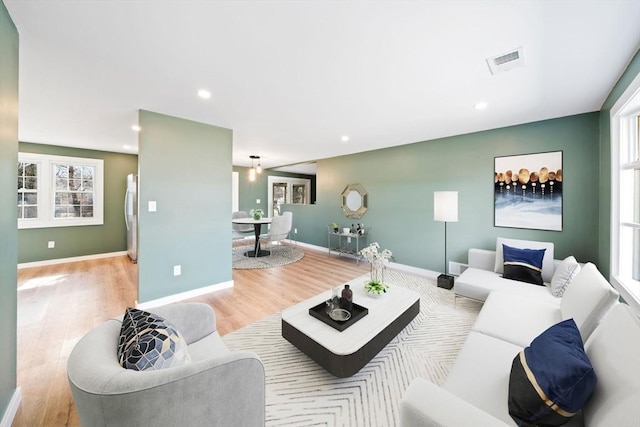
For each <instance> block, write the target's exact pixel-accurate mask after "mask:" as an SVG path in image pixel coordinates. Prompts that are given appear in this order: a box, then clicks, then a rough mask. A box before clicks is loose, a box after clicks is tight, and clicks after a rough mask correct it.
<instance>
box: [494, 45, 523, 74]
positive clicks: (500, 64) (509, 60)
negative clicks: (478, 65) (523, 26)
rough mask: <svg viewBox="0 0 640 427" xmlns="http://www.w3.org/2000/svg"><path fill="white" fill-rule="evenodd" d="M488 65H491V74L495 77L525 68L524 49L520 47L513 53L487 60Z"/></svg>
mask: <svg viewBox="0 0 640 427" xmlns="http://www.w3.org/2000/svg"><path fill="white" fill-rule="evenodd" d="M487 64H489V69H490V70H491V74H494V75H495V74H498V73H502V72H503V71H509V70H513V69H514V68H520V67H524V48H522V47H519V48H517V49H515V50H513V51H511V52H507V53H503V54H501V55H498V56H494V57H493V58H487Z"/></svg>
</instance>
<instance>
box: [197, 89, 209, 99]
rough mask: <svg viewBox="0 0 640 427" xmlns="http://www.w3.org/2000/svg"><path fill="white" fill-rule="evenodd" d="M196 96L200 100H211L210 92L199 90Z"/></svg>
mask: <svg viewBox="0 0 640 427" xmlns="http://www.w3.org/2000/svg"><path fill="white" fill-rule="evenodd" d="M198 96H199V97H200V98H202V99H209V98H211V92H209V91H208V90H204V89H200V90H199V91H198Z"/></svg>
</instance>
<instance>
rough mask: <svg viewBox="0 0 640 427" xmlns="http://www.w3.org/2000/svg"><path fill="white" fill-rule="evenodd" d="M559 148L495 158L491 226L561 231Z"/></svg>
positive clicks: (561, 178)
mask: <svg viewBox="0 0 640 427" xmlns="http://www.w3.org/2000/svg"><path fill="white" fill-rule="evenodd" d="M562 184H563V175H562V151H552V152H546V153H534V154H522V155H517V156H505V157H496V158H495V162H494V216H493V218H494V225H495V226H496V227H512V228H531V229H535V230H552V231H562Z"/></svg>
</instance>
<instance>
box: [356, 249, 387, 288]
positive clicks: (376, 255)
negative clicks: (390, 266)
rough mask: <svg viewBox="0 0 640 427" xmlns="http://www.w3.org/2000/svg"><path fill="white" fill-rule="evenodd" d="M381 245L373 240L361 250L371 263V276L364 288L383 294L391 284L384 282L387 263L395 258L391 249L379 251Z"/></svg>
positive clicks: (361, 253)
mask: <svg viewBox="0 0 640 427" xmlns="http://www.w3.org/2000/svg"><path fill="white" fill-rule="evenodd" d="M379 249H380V245H379V244H378V242H373V243H371V244H370V245H369V246H367V247H366V248H364V249H361V250H360V255H362V257H363V258H364V259H366V260H367V261H369V263H370V264H371V278H370V280H369V281H368V282H367V283H365V285H364V288H365V290H366V291H367V292H370V293H373V294H377V295H381V294H383V293H386V292H387V290H388V289H389V286H388V285H386V284H384V283H383V281H384V269H385V264H386V263H388V262H389V261H390V260H391V259H393V253H392V252H391V251H390V250H389V249H384V250H383V251H382V252H379V251H378V250H379Z"/></svg>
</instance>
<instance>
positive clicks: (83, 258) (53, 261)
mask: <svg viewBox="0 0 640 427" xmlns="http://www.w3.org/2000/svg"><path fill="white" fill-rule="evenodd" d="M126 254H127V251H121V252H109V253H104V254H94V255H83V256H74V257H69V258H58V259H48V260H45V261H34V262H24V263H22V264H18V269H21V268H30V267H42V266H45V265H55V264H64V263H66V262H77V261H88V260H91V259H100V258H111V257H116V256H123V255H126Z"/></svg>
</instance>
